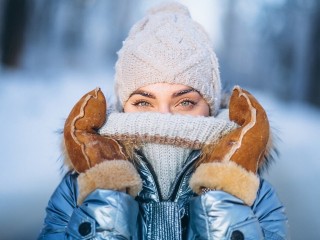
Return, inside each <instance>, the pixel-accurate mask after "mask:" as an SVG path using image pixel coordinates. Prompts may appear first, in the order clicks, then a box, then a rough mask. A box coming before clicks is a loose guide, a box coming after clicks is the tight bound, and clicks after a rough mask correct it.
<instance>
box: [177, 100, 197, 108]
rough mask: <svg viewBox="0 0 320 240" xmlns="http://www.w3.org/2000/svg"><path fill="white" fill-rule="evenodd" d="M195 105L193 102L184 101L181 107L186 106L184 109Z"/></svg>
mask: <svg viewBox="0 0 320 240" xmlns="http://www.w3.org/2000/svg"><path fill="white" fill-rule="evenodd" d="M194 104H195V103H194V102H192V101H190V100H184V101H182V102H180V105H181V106H184V107H186V106H190V105H194Z"/></svg>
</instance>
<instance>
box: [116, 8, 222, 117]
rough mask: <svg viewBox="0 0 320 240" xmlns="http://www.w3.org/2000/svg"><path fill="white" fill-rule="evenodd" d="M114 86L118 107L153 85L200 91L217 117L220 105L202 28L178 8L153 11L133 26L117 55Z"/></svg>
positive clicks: (213, 62) (217, 79) (214, 67)
mask: <svg viewBox="0 0 320 240" xmlns="http://www.w3.org/2000/svg"><path fill="white" fill-rule="evenodd" d="M118 56H119V58H118V61H117V63H116V75H115V85H116V93H117V95H118V97H119V100H120V104H121V106H123V105H124V103H125V102H126V101H127V100H128V98H129V96H130V94H131V93H132V92H133V91H135V90H137V89H139V88H141V87H144V86H147V85H150V84H155V83H175V84H183V85H186V86H190V87H192V88H194V89H196V90H197V91H199V92H200V93H201V94H202V96H203V97H204V99H205V100H206V101H207V103H208V104H209V106H210V110H211V115H215V114H216V113H217V110H218V109H219V105H220V101H221V100H220V98H221V92H220V91H221V83H220V74H219V64H218V60H217V58H216V55H215V53H214V51H213V49H212V42H211V40H210V39H209V36H208V34H207V33H206V32H205V30H204V29H203V27H202V26H201V25H200V24H198V23H197V22H195V21H193V20H192V18H191V17H190V14H189V12H188V9H187V8H186V7H185V6H183V5H181V4H179V3H170V4H165V5H163V6H161V7H158V8H156V9H152V10H151V11H150V12H149V15H147V16H146V17H144V18H143V19H142V20H140V21H139V22H138V23H136V24H135V25H134V26H133V27H132V29H131V31H130V33H129V35H128V37H127V39H126V40H125V41H124V42H123V47H122V48H121V50H120V51H119V53H118Z"/></svg>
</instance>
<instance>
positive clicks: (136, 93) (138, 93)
mask: <svg viewBox="0 0 320 240" xmlns="http://www.w3.org/2000/svg"><path fill="white" fill-rule="evenodd" d="M133 95H141V96H143V97H147V98H152V99H155V98H156V97H155V96H154V95H152V94H151V93H149V92H146V91H142V90H139V89H138V90H136V91H134V92H133V93H131V94H130V96H129V98H130V97H132V96H133Z"/></svg>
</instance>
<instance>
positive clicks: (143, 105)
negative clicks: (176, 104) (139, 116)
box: [132, 100, 151, 107]
mask: <svg viewBox="0 0 320 240" xmlns="http://www.w3.org/2000/svg"><path fill="white" fill-rule="evenodd" d="M132 105H133V106H137V107H149V106H151V104H150V103H149V102H147V101H141V100H139V101H136V102H134V103H132Z"/></svg>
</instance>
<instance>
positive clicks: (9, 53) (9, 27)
mask: <svg viewBox="0 0 320 240" xmlns="http://www.w3.org/2000/svg"><path fill="white" fill-rule="evenodd" d="M3 6H4V12H3V16H2V20H1V21H2V24H3V25H2V34H1V52H2V56H1V63H2V64H3V65H6V66H9V67H17V66H18V65H19V60H20V56H21V53H22V49H23V44H24V33H25V30H26V29H25V28H26V20H27V0H6V1H5V2H4V4H3Z"/></svg>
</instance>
